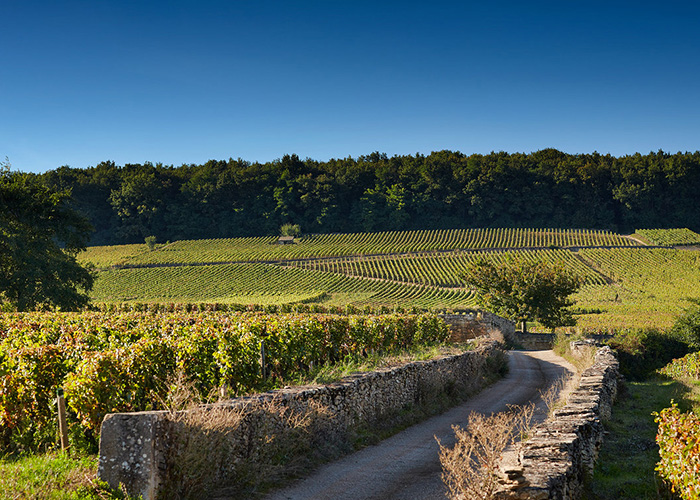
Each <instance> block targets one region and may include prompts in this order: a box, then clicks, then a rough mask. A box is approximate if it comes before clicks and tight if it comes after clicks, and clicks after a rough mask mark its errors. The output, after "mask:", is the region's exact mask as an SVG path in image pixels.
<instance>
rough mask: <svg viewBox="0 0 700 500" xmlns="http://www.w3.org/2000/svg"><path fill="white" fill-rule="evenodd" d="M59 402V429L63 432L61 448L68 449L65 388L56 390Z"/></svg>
mask: <svg viewBox="0 0 700 500" xmlns="http://www.w3.org/2000/svg"><path fill="white" fill-rule="evenodd" d="M56 395H57V396H58V397H57V402H58V430H59V431H60V434H61V449H62V450H66V449H68V424H67V423H66V399H65V398H64V397H63V388H62V387H59V388H58V390H57V391H56Z"/></svg>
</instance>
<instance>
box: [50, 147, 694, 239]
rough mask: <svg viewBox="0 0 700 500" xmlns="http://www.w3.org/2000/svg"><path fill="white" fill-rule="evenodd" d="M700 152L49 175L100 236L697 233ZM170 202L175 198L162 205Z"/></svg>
mask: <svg viewBox="0 0 700 500" xmlns="http://www.w3.org/2000/svg"><path fill="white" fill-rule="evenodd" d="M699 165H700V152H694V153H693V152H686V153H680V152H679V153H676V154H669V153H666V152H664V151H658V152H653V153H648V154H644V155H642V154H639V153H637V154H634V155H627V156H622V157H613V156H611V155H600V154H598V153H591V154H575V155H571V154H566V153H563V152H561V151H557V150H554V149H544V150H542V151H536V152H533V153H530V154H523V153H513V154H508V153H505V152H493V153H490V154H487V155H481V154H472V155H466V154H463V153H461V152H458V151H436V152H433V153H431V154H430V155H421V154H416V155H403V156H398V155H397V156H393V157H388V156H387V155H386V154H382V153H378V152H377V153H372V154H369V155H365V156H360V157H358V158H343V159H330V160H328V161H324V162H319V161H315V160H313V159H306V160H303V161H302V160H301V159H300V158H299V157H298V156H296V155H285V156H283V157H282V158H280V159H278V160H274V161H271V162H267V163H254V162H248V161H244V160H241V159H229V160H211V161H208V162H206V163H204V164H200V165H193V164H187V165H182V166H179V167H174V166H165V165H161V164H151V163H145V164H127V165H123V166H118V165H115V164H114V163H113V162H103V163H100V164H98V165H96V166H95V167H90V168H85V169H72V168H68V167H61V168H58V169H56V170H54V171H50V172H47V173H45V174H43V175H41V177H40V178H41V181H42V182H44V183H46V184H47V185H49V186H58V187H60V189H64V188H71V189H72V190H73V193H74V196H75V200H76V201H75V204H76V206H77V207H79V208H80V209H81V211H82V212H83V213H84V214H85V215H87V216H88V217H89V218H90V221H91V222H92V224H93V225H94V226H95V227H96V229H97V233H96V235H95V239H94V240H93V241H94V242H95V243H96V244H97V243H101V244H114V243H138V242H141V241H143V238H144V237H145V236H148V235H151V234H153V235H155V236H156V237H157V238H158V240H159V241H166V240H171V241H175V240H183V239H202V238H228V237H232V236H253V235H259V234H267V235H270V236H272V235H276V234H277V233H278V231H279V228H280V226H281V225H282V224H284V223H286V222H289V221H294V223H296V224H299V225H301V227H303V228H304V231H305V232H307V233H338V232H345V233H347V232H358V231H366V230H372V231H382V230H385V231H386V230H395V229H423V228H435V229H442V228H449V227H461V228H465V227H512V226H520V227H528V226H529V227H552V226H554V227H576V228H610V229H615V230H617V231H624V232H631V231H632V230H633V229H634V228H636V227H642V228H643V227H646V228H661V227H688V228H690V229H692V230H694V231H698V230H700V223H699V221H698V215H697V210H696V193H698V192H700V168H698V166H699ZM166 200H167V203H166Z"/></svg>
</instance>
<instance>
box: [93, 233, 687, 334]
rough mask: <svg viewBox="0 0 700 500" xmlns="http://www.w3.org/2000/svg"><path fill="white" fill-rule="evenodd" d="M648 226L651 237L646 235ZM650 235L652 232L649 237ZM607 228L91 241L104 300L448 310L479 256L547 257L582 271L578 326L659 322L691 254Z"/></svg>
mask: <svg viewBox="0 0 700 500" xmlns="http://www.w3.org/2000/svg"><path fill="white" fill-rule="evenodd" d="M654 235H655V236H654ZM636 236H637V238H638V239H642V238H643V239H645V240H646V241H648V242H649V243H652V241H651V240H652V239H653V238H656V239H655V240H654V241H653V243H654V244H655V245H660V244H661V243H663V244H664V245H668V244H670V243H671V242H672V243H674V244H679V243H680V242H681V241H683V242H686V243H687V242H691V241H694V239H693V238H696V239H700V235H697V234H695V233H692V232H691V231H689V230H687V229H666V230H638V231H637V233H636ZM652 236H653V238H652ZM638 239H635V238H628V237H625V236H622V235H619V234H615V233H610V232H606V231H591V230H553V229H464V230H434V231H402V232H399V231H395V232H382V233H355V234H326V235H310V236H305V237H302V238H299V239H298V240H296V241H297V242H296V243H295V244H292V245H278V244H277V238H276V237H259V238H235V239H220V240H198V241H177V242H174V243H171V244H164V245H158V246H157V248H156V249H155V250H154V251H148V249H147V248H146V245H125V246H122V247H95V248H90V249H88V251H87V252H85V253H84V254H81V256H80V259H81V260H82V261H83V262H86V261H92V262H93V263H95V264H96V266H97V267H99V268H101V269H102V271H101V272H100V273H99V274H98V278H97V282H96V285H95V289H94V290H93V292H92V298H93V299H94V300H95V301H97V302H101V303H122V302H158V303H183V302H184V303H194V302H208V303H222V304H238V305H242V306H249V305H252V304H258V305H262V306H275V305H282V304H300V303H316V304H322V305H324V306H339V307H345V306H347V305H352V306H357V307H365V306H370V307H373V308H379V307H388V308H390V309H393V308H396V307H402V308H417V309H422V310H436V309H437V310H445V309H447V310H456V309H463V308H470V307H474V306H475V305H476V304H477V297H476V296H475V295H474V294H473V293H472V292H470V291H469V290H465V289H464V288H463V285H462V280H461V276H462V275H463V274H464V273H465V272H467V270H468V268H469V266H470V264H473V263H474V262H475V261H476V260H478V259H487V260H494V261H497V262H500V261H503V260H504V259H524V260H528V261H533V260H544V261H546V262H549V263H556V264H559V265H561V266H563V267H564V268H566V269H569V270H570V271H572V272H573V273H575V274H577V275H579V276H582V277H583V278H584V279H585V285H584V286H583V288H582V289H581V291H580V292H579V293H578V294H577V295H576V296H575V299H576V301H577V306H578V308H579V313H580V314H579V315H578V317H579V325H580V327H581V328H584V329H610V328H619V327H636V326H640V327H644V326H660V327H663V326H668V325H669V324H670V323H671V322H672V321H673V317H674V316H675V315H676V314H677V313H678V312H680V311H681V310H682V309H683V307H684V306H685V305H686V302H685V298H686V297H694V296H697V295H698V292H697V290H698V289H699V288H698V283H699V282H700V254H697V253H695V252H694V251H692V249H672V248H654V247H648V246H644V245H643V244H642V243H640V241H638Z"/></svg>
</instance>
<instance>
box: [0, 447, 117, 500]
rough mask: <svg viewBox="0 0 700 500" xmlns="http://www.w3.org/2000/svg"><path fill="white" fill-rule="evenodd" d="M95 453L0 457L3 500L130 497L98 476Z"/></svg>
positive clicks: (69, 499)
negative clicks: (75, 455)
mask: <svg viewBox="0 0 700 500" xmlns="http://www.w3.org/2000/svg"><path fill="white" fill-rule="evenodd" d="M96 470H97V457H96V456H95V455H89V456H82V457H75V458H73V457H70V456H69V455H68V454H66V453H48V454H43V455H32V456H25V457H21V458H17V459H12V458H5V459H2V460H0V500H18V499H30V498H31V499H35V500H79V499H80V500H84V499H87V500H116V499H126V498H127V497H126V496H124V495H122V494H121V493H120V492H112V491H110V490H109V489H108V488H107V487H105V486H104V485H102V484H99V483H98V481H97V480H96V472H95V471H96Z"/></svg>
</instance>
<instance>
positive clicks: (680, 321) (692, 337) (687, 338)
mask: <svg viewBox="0 0 700 500" xmlns="http://www.w3.org/2000/svg"><path fill="white" fill-rule="evenodd" d="M692 302H693V305H692V306H691V307H689V308H687V309H686V310H685V311H684V312H683V314H681V315H680V316H679V317H678V318H677V319H676V321H675V322H674V323H673V326H672V327H671V331H672V332H673V334H674V335H675V336H676V337H677V338H678V339H682V340H683V341H684V342H685V343H687V344H688V346H689V347H690V348H691V349H693V350H700V300H697V299H695V300H693V301H692Z"/></svg>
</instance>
